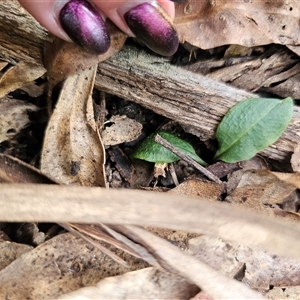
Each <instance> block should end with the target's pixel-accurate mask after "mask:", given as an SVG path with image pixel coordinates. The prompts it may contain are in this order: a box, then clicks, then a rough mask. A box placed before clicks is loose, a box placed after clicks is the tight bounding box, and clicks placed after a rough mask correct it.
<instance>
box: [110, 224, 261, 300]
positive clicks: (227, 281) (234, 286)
mask: <svg viewBox="0 0 300 300" xmlns="http://www.w3.org/2000/svg"><path fill="white" fill-rule="evenodd" d="M113 228H114V229H116V230H119V231H120V232H121V233H122V234H124V235H126V236H127V237H128V238H129V239H131V240H133V241H134V242H136V243H138V244H140V245H142V246H144V247H145V248H146V249H149V250H150V251H151V254H153V256H154V257H155V258H156V259H157V260H158V262H159V263H160V264H161V265H162V266H163V267H164V268H165V269H166V270H167V271H170V272H172V273H175V274H178V275H180V276H183V277H184V278H186V279H187V280H189V281H190V282H193V283H194V284H196V285H197V286H198V287H199V288H201V290H203V291H204V292H205V293H206V294H207V295H208V296H211V297H212V298H214V299H224V300H225V299H228V300H231V299H241V300H242V299H264V297H262V296H261V295H260V294H259V293H258V292H256V291H254V290H251V289H250V288H248V287H247V286H246V285H244V284H241V283H240V282H238V281H236V280H233V279H231V278H229V277H226V276H223V275H221V274H220V273H218V272H217V271H215V270H214V269H213V268H211V267H209V266H208V265H206V264H204V263H202V262H201V261H199V260H197V259H195V258H194V257H193V256H190V255H188V254H187V253H185V252H183V251H181V250H180V249H178V248H177V247H175V246H174V245H172V244H170V243H169V242H167V241H165V240H164V239H162V238H160V237H157V236H155V235H153V234H152V233H150V232H148V231H146V230H144V229H142V228H139V227H135V226H122V227H121V226H119V227H118V226H113ZM187 266H188V267H187Z"/></svg>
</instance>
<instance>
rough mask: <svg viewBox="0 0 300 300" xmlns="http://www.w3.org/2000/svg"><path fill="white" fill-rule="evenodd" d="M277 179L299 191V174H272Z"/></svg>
mask: <svg viewBox="0 0 300 300" xmlns="http://www.w3.org/2000/svg"><path fill="white" fill-rule="evenodd" d="M272 174H274V175H275V176H276V177H277V178H279V179H280V180H282V181H283V182H286V183H287V184H290V185H292V186H294V187H296V188H297V189H300V173H280V172H273V173H272Z"/></svg>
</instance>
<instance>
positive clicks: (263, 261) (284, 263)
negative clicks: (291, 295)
mask: <svg viewBox="0 0 300 300" xmlns="http://www.w3.org/2000/svg"><path fill="white" fill-rule="evenodd" d="M236 259H237V260H238V261H240V262H243V263H245V276H244V278H243V279H242V282H245V283H246V284H247V285H249V286H250V287H252V288H254V289H263V290H266V291H267V290H269V289H270V287H271V286H275V287H288V286H296V285H300V264H299V262H298V261H296V260H293V259H291V258H287V257H283V256H276V255H271V254H269V253H266V252H263V251H257V250H253V249H251V248H249V247H248V246H243V245H241V246H239V247H238V248H237V252H236ZM258 266H259V268H258Z"/></svg>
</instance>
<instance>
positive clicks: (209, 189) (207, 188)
mask: <svg viewBox="0 0 300 300" xmlns="http://www.w3.org/2000/svg"><path fill="white" fill-rule="evenodd" d="M223 192H224V186H223V184H218V183H214V182H204V181H201V180H197V179H190V180H187V181H184V182H182V183H181V184H180V185H179V186H177V187H175V188H174V189H172V190H170V191H169V192H168V193H169V194H174V195H182V196H187V197H193V198H202V199H203V198H205V199H207V200H209V201H217V200H220V199H221V195H222V193H223Z"/></svg>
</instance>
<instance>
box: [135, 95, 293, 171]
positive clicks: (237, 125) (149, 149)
mask: <svg viewBox="0 0 300 300" xmlns="http://www.w3.org/2000/svg"><path fill="white" fill-rule="evenodd" d="M292 115H293V99H292V98H290V97H288V98H286V99H284V100H280V99H273V98H248V99H246V100H243V101H241V102H239V103H237V104H236V105H234V106H233V107H232V108H231V109H230V110H229V111H228V112H227V114H226V115H225V116H224V118H223V119H222V121H221V123H220V124H219V126H218V128H217V131H216V139H217V141H218V145H219V148H218V150H217V153H216V155H215V157H214V160H215V161H216V160H221V161H224V162H228V163H234V162H237V161H242V160H247V159H250V158H252V157H253V156H255V155H256V153H257V152H259V151H261V150H263V149H265V148H266V147H268V146H269V145H271V144H273V143H274V142H275V141H276V140H277V139H278V138H279V137H280V136H281V134H282V133H283V132H284V130H285V129H286V127H287V125H288V123H289V122H290V120H291V119H292ZM156 134H159V135H160V136H161V137H162V138H164V139H165V140H167V141H168V142H169V143H171V144H172V145H173V146H174V147H176V148H177V149H178V150H180V151H181V152H183V153H184V154H186V155H188V156H190V157H191V158H192V159H194V160H195V161H197V162H198V163H200V164H201V165H203V166H207V163H206V162H205V161H203V160H202V159H201V158H200V157H199V156H198V155H197V154H196V153H195V150H194V149H193V147H192V146H191V145H190V144H189V143H187V142H185V141H183V140H182V139H180V138H178V137H176V136H175V135H173V134H171V133H168V132H166V131H158V132H156V133H153V134H151V135H150V136H148V137H147V138H146V139H145V140H144V141H143V142H142V143H141V144H140V146H139V147H138V148H137V149H136V151H135V152H134V154H133V157H135V158H139V159H143V160H147V161H150V162H154V163H171V162H174V161H177V160H179V157H178V156H177V155H175V154H174V153H172V152H171V151H169V150H167V149H166V148H164V147H163V146H161V145H160V144H158V143H156V142H155V140H154V139H155V135H156Z"/></svg>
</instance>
